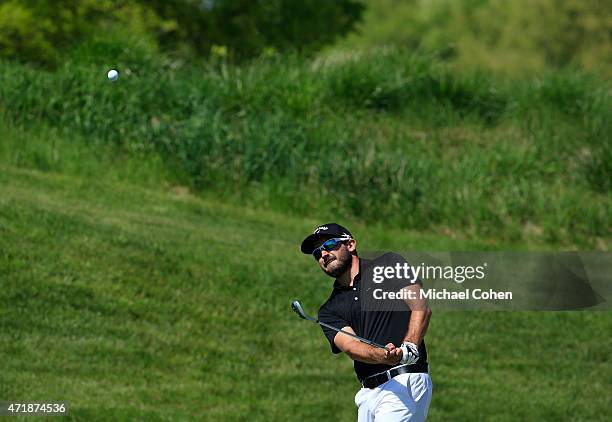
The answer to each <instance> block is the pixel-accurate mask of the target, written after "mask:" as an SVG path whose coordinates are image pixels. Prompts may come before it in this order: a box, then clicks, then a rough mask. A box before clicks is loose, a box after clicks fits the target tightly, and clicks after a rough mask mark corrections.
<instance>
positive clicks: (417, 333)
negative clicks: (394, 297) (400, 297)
mask: <svg viewBox="0 0 612 422" xmlns="http://www.w3.org/2000/svg"><path fill="white" fill-rule="evenodd" d="M402 290H411V291H413V292H415V293H414V294H413V295H412V297H414V299H410V297H411V296H410V295H404V297H406V298H407V299H405V302H406V305H408V307H409V308H410V310H411V314H410V323H409V325H408V330H407V331H406V335H405V336H404V341H405V342H406V341H408V342H410V343H414V344H416V345H417V346H418V345H419V344H421V341H423V337H425V333H427V327H429V319H430V318H431V309H430V308H429V305H428V304H427V300H426V299H422V298H421V286H420V285H419V284H412V285H410V286H407V287H404V288H403V289H402Z"/></svg>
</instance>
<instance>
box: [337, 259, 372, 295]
mask: <svg viewBox="0 0 612 422" xmlns="http://www.w3.org/2000/svg"><path fill="white" fill-rule="evenodd" d="M365 261H366V260H364V259H363V258H359V272H358V273H357V275H356V276H355V278H354V279H353V285H352V286H343V285H341V284H340V283H338V279H336V280H335V281H334V290H350V289H352V288H353V287H359V283H360V282H361V273H362V272H363V271H362V265H361V264H362V263H364V262H365Z"/></svg>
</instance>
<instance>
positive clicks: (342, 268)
mask: <svg viewBox="0 0 612 422" xmlns="http://www.w3.org/2000/svg"><path fill="white" fill-rule="evenodd" d="M343 249H344V248H343ZM351 261H352V259H351V254H350V253H349V252H348V251H347V250H346V249H344V250H339V251H337V252H335V253H333V254H329V255H327V257H326V260H325V262H324V263H323V266H322V267H321V269H322V270H323V271H324V272H325V274H327V275H328V276H330V277H334V278H338V277H340V276H341V275H342V274H344V273H345V272H346V271H348V270H349V269H350V268H351Z"/></svg>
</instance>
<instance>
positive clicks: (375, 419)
mask: <svg viewBox="0 0 612 422" xmlns="http://www.w3.org/2000/svg"><path fill="white" fill-rule="evenodd" d="M431 392H432V384H431V378H430V377H429V374H401V375H398V376H396V377H395V378H392V379H390V380H389V381H387V382H386V383H384V384H381V385H379V386H378V387H376V388H362V389H361V390H359V391H358V392H357V394H356V395H355V404H356V405H357V407H358V408H359V412H358V417H357V421H358V422H400V421H401V422H405V421H410V422H421V421H424V420H425V418H426V417H427V411H428V410H429V403H430V402H431Z"/></svg>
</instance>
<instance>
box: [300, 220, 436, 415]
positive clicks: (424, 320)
mask: <svg viewBox="0 0 612 422" xmlns="http://www.w3.org/2000/svg"><path fill="white" fill-rule="evenodd" d="M301 250H302V252H303V253H305V254H312V255H313V256H314V259H315V261H316V262H317V264H319V266H320V267H321V269H322V270H323V272H325V274H327V275H328V276H330V277H333V278H335V282H334V285H333V290H332V292H331V295H330V296H329V299H327V301H326V302H325V303H324V304H323V305H322V306H321V308H320V309H319V314H318V317H319V320H320V321H321V322H325V323H327V324H329V325H331V326H333V327H336V328H338V329H341V330H344V331H348V332H351V333H354V334H357V335H359V336H361V337H364V338H366V339H368V340H372V341H374V342H376V343H379V344H386V347H387V349H386V350H385V349H381V348H378V347H374V346H370V345H368V344H365V343H362V342H360V341H359V340H356V339H354V338H353V337H351V336H347V335H343V334H341V333H338V332H336V331H334V330H331V329H329V328H325V327H322V329H323V333H324V334H325V336H326V337H327V339H328V341H329V343H330V345H331V349H332V352H333V353H340V352H344V353H346V354H347V355H348V356H349V357H350V358H351V359H352V360H353V361H354V367H355V373H356V374H357V378H358V379H359V381H360V383H361V385H362V388H361V390H359V391H358V392H357V394H356V395H355V404H356V405H357V407H358V409H359V410H358V421H359V422H365V421H376V422H391V421H423V420H425V418H426V417H427V411H428V409H429V403H430V401H431V394H432V383H431V379H430V377H429V373H428V364H427V351H426V349H425V342H424V341H423V337H424V336H425V332H426V331H427V326H428V324H429V318H430V316H431V310H430V309H429V307H428V305H427V302H426V301H425V300H424V299H420V294H419V293H420V289H421V286H420V282H419V281H417V282H415V279H414V278H412V277H411V275H410V274H408V276H407V277H406V275H407V274H405V273H400V271H399V270H400V269H401V268H402V266H403V265H404V264H406V262H405V260H404V258H403V257H401V256H400V255H398V254H393V253H388V254H385V255H383V256H381V257H379V258H376V259H373V260H366V259H363V258H360V257H359V256H358V254H357V242H356V241H355V239H353V236H352V235H351V232H349V231H348V230H347V229H346V228H344V227H342V226H340V225H338V224H335V223H330V224H324V225H322V226H319V227H317V229H316V230H315V231H314V233H313V234H311V235H310V236H308V237H306V239H304V241H303V242H302V246H301ZM406 265H407V264H406ZM380 268H383V270H382V271H386V272H384V274H385V275H386V276H388V277H387V279H386V280H384V282H381V281H380V277H378V278H375V277H374V274H380V273H381V270H380ZM389 268H392V269H389ZM396 269H397V270H398V271H395V270H396ZM396 273H398V274H396ZM400 276H403V277H400ZM373 279H374V280H373ZM380 288H385V289H387V290H388V291H393V292H398V291H401V292H410V291H412V292H413V294H412V295H410V294H405V295H403V296H406V298H405V299H404V298H402V299H399V300H398V299H393V300H390V299H389V300H376V299H374V298H373V296H375V295H373V294H372V292H373V291H374V290H375V289H380ZM379 296H380V295H379Z"/></svg>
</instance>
